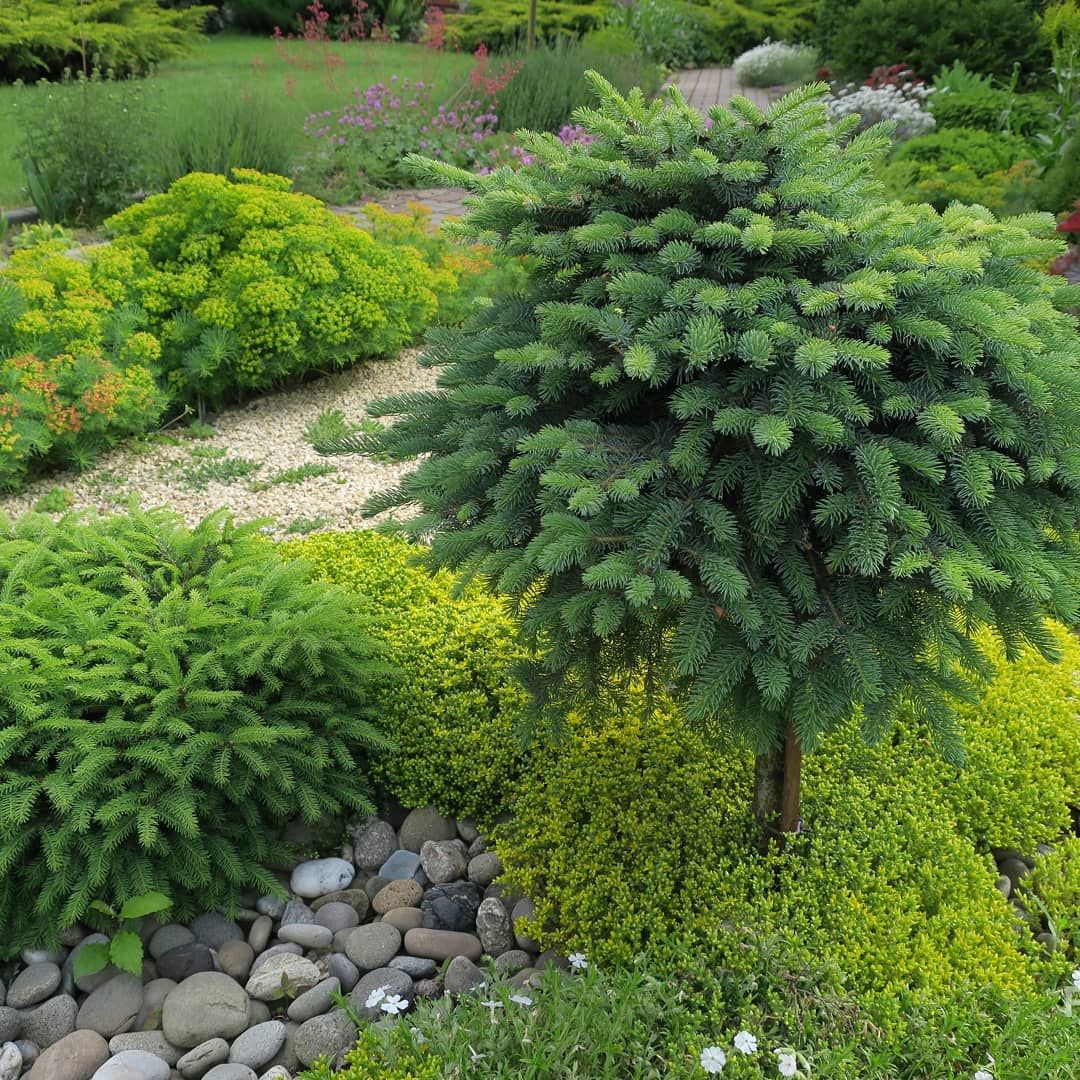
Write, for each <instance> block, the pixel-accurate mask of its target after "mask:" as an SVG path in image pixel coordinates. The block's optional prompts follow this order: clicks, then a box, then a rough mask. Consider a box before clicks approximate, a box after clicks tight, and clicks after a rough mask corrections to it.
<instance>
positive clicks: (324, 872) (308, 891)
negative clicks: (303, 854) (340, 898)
mask: <svg viewBox="0 0 1080 1080" xmlns="http://www.w3.org/2000/svg"><path fill="white" fill-rule="evenodd" d="M354 877H356V867H355V866H353V864H352V863H351V862H346V861H345V860H344V859H337V858H331V859H311V860H309V861H308V862H302V863H301V864H300V865H299V866H298V867H296V869H294V870H293V872H292V877H291V878H290V879H289V888H290V889H292V891H293V892H294V893H296V895H297V896H302V897H304V898H305V899H307V900H314V899H315V898H316V897H318V896H325V895H326V894H327V893H332V892H337V891H338V890H339V889H347V888H348V887H349V885H350V884H351V883H352V879H353V878H354Z"/></svg>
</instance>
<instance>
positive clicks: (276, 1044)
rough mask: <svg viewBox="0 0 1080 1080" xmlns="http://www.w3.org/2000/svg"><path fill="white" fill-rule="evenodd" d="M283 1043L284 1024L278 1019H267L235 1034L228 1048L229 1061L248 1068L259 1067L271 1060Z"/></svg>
mask: <svg viewBox="0 0 1080 1080" xmlns="http://www.w3.org/2000/svg"><path fill="white" fill-rule="evenodd" d="M284 1043H285V1025H284V1024H283V1023H282V1022H281V1021H280V1020H267V1021H266V1022H265V1023H263V1024H256V1025H255V1026H254V1027H250V1028H248V1029H247V1031H245V1032H244V1033H243V1034H242V1035H239V1036H237V1038H236V1039H235V1040H234V1041H233V1044H232V1047H231V1048H230V1049H229V1061H230V1062H232V1063H234V1064H237V1065H247V1067H248V1068H249V1069H261V1068H262V1067H263V1066H264V1065H268V1064H269V1063H270V1062H271V1061H273V1059H274V1056H275V1055H276V1054H277V1052H278V1051H279V1050H280V1049H281V1047H282V1046H283V1045H284Z"/></svg>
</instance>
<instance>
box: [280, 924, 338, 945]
mask: <svg viewBox="0 0 1080 1080" xmlns="http://www.w3.org/2000/svg"><path fill="white" fill-rule="evenodd" d="M278 937H279V938H281V940H282V941H291V942H293V943H294V944H296V945H299V946H300V947H301V948H302V949H317V950H323V949H329V948H330V945H331V944H332V943H333V940H334V933H333V931H332V930H330V929H329V928H328V927H326V926H319V925H318V923H292V924H291V925H289V926H283V927H282V928H281V929H280V930H279V931H278Z"/></svg>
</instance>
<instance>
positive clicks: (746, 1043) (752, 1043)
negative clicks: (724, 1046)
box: [735, 1031, 757, 1054]
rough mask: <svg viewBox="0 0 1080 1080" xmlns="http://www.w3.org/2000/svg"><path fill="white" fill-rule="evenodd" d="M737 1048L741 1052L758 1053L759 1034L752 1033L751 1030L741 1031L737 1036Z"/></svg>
mask: <svg viewBox="0 0 1080 1080" xmlns="http://www.w3.org/2000/svg"><path fill="white" fill-rule="evenodd" d="M735 1049H736V1050H738V1051H739V1053H740V1054H756V1053H757V1036H756V1035H751V1034H750V1032H749V1031H740V1032H739V1034H738V1035H736V1036H735Z"/></svg>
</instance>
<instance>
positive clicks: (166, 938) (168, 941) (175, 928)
mask: <svg viewBox="0 0 1080 1080" xmlns="http://www.w3.org/2000/svg"><path fill="white" fill-rule="evenodd" d="M194 940H195V935H194V934H193V933H192V932H191V931H190V930H189V929H188V928H187V927H186V926H181V925H180V924H179V923H168V924H167V925H166V926H162V927H159V928H158V929H157V930H155V931H154V936H153V937H152V938H151V939H150V944H149V945H148V946H147V952H149V953H150V955H151V956H152V957H153V958H154V959H155V960H156V959H157V958H158V957H159V956H161V954H162V953H167V952H168V951H169V950H170V949H178V948H180V946H181V945H190V944H191V943H192V942H193V941H194Z"/></svg>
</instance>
